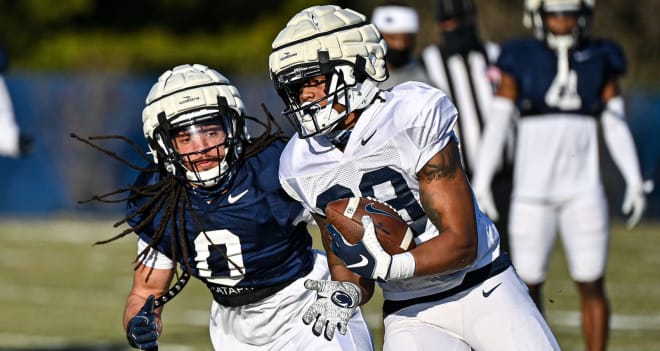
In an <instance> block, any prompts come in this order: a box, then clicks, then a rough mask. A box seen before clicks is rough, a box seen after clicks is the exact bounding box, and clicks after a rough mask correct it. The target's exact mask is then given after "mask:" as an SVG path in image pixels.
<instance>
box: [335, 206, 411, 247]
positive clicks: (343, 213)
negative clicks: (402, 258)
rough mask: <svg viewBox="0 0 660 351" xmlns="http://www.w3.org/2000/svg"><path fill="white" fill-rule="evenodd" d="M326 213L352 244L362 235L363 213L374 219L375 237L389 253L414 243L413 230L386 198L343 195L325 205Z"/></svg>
mask: <svg viewBox="0 0 660 351" xmlns="http://www.w3.org/2000/svg"><path fill="white" fill-rule="evenodd" d="M325 215H326V217H327V219H328V222H330V224H332V225H333V226H334V227H335V228H337V230H338V231H339V232H340V233H341V235H342V236H343V237H344V239H345V240H346V241H347V242H349V243H351V244H356V243H358V242H359V241H360V239H362V234H363V232H364V229H363V227H362V216H365V215H366V216H369V217H371V219H372V220H373V222H374V228H375V229H376V237H377V238H378V241H379V242H380V244H381V246H383V249H384V250H385V251H386V252H387V253H389V254H390V255H396V254H399V253H402V252H406V251H408V250H410V249H412V248H414V247H415V241H414V240H413V232H412V230H411V229H410V227H409V226H408V224H407V223H406V221H405V220H403V218H401V216H400V215H399V214H398V213H397V212H396V210H395V209H394V208H392V207H391V206H390V205H388V204H386V203H384V202H381V201H378V200H375V199H372V198H366V197H351V198H343V199H339V200H335V201H332V202H330V203H329V204H328V205H327V206H326V208H325Z"/></svg>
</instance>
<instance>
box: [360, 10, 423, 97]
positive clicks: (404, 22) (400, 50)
mask: <svg viewBox="0 0 660 351" xmlns="http://www.w3.org/2000/svg"><path fill="white" fill-rule="evenodd" d="M371 23H373V24H374V25H376V28H378V31H379V32H380V33H381V34H382V35H383V39H385V42H386V43H387V54H386V55H385V63H386V64H387V71H388V73H389V78H387V80H385V81H384V82H379V83H378V87H379V88H381V89H389V88H391V87H393V86H395V85H397V84H400V83H403V82H407V81H411V80H413V81H418V82H424V83H427V84H431V82H430V80H429V78H428V76H427V75H426V71H425V70H424V66H422V64H421V63H420V61H419V59H418V58H417V56H416V54H415V44H416V42H417V32H418V31H419V16H418V15H417V10H415V9H414V8H413V7H411V6H409V5H407V4H405V3H403V2H395V1H391V2H387V3H385V4H383V5H381V6H378V7H376V8H374V11H373V13H372V15H371Z"/></svg>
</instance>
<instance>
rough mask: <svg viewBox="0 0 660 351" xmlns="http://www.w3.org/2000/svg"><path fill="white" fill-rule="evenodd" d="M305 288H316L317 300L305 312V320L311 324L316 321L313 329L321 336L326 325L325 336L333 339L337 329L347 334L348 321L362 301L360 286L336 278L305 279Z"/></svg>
mask: <svg viewBox="0 0 660 351" xmlns="http://www.w3.org/2000/svg"><path fill="white" fill-rule="evenodd" d="M305 288H307V289H309V290H316V293H317V298H316V301H314V303H313V304H312V305H311V306H310V307H309V308H308V309H307V311H305V314H303V317H302V318H303V322H304V323H305V324H310V323H312V322H314V321H316V323H314V326H313V327H312V331H313V332H314V335H316V336H319V335H321V333H322V332H323V328H324V327H325V333H324V336H325V338H326V339H328V340H332V337H334V335H335V329H337V328H339V333H340V334H342V335H346V331H347V329H348V321H349V320H350V319H351V317H352V316H353V313H355V310H356V309H357V308H358V306H359V305H360V301H362V292H361V291H360V288H359V287H358V286H357V285H355V284H353V283H350V282H337V281H334V280H312V279H307V280H306V281H305Z"/></svg>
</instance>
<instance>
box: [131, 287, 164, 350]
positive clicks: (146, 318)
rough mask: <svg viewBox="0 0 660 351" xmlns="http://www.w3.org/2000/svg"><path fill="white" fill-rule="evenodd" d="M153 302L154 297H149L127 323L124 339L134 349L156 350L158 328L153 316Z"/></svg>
mask: <svg viewBox="0 0 660 351" xmlns="http://www.w3.org/2000/svg"><path fill="white" fill-rule="evenodd" d="M154 300H155V298H154V296H153V295H149V297H148V298H147V302H145V303H144V306H142V309H141V310H140V312H138V314H136V315H135V317H133V318H131V320H130V321H128V326H127V328H126V337H127V338H128V343H129V344H130V345H131V346H133V347H135V348H136V349H140V350H150V351H156V350H158V326H157V325H156V315H155V314H154Z"/></svg>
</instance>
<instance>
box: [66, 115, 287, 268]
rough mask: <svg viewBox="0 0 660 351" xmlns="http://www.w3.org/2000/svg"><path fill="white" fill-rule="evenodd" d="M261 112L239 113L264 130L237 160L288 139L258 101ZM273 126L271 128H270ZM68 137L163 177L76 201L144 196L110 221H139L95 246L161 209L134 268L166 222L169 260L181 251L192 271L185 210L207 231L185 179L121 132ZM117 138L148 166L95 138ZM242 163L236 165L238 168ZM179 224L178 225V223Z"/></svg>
mask: <svg viewBox="0 0 660 351" xmlns="http://www.w3.org/2000/svg"><path fill="white" fill-rule="evenodd" d="M261 107H262V109H263V110H264V113H265V114H266V119H265V122H264V121H261V120H259V119H258V118H255V117H250V116H242V117H243V118H245V119H246V120H250V121H253V122H255V123H256V124H258V125H260V126H262V127H263V128H264V129H265V131H264V132H263V133H262V134H260V135H259V136H258V137H256V138H254V139H251V140H247V141H246V145H245V147H244V152H243V155H242V156H243V157H239V160H238V162H241V163H242V162H244V160H245V159H247V158H249V157H252V156H255V155H257V154H258V153H259V152H261V151H262V150H263V149H265V148H266V147H268V146H269V145H270V144H271V143H273V142H275V141H277V140H281V141H287V140H288V139H289V138H288V137H287V136H286V135H285V133H284V131H283V130H282V127H281V126H280V125H279V123H278V122H277V121H276V120H275V118H274V117H273V115H272V114H271V113H270V111H268V108H267V107H266V106H265V105H264V104H261ZM273 127H274V130H273ZM70 136H71V137H72V138H74V139H76V140H78V141H80V142H82V143H84V144H86V145H88V146H90V147H92V148H93V149H95V150H97V151H100V152H102V153H104V154H106V155H108V156H110V157H111V158H113V159H115V160H117V161H119V162H121V163H123V164H125V165H127V166H129V167H130V168H132V169H134V170H137V171H139V172H145V173H157V172H161V173H163V174H164V176H163V177H162V178H161V179H160V181H159V182H157V183H156V184H152V185H144V186H133V185H129V186H128V187H126V188H121V189H117V190H115V191H112V192H109V193H107V194H102V195H94V196H92V197H91V198H89V199H87V200H83V201H78V203H79V204H85V203H89V202H93V201H97V202H102V203H121V202H130V201H133V200H137V199H141V198H146V199H147V200H146V201H144V203H143V204H142V205H140V206H139V207H138V208H137V209H136V210H135V211H134V212H133V213H131V214H128V215H126V216H125V217H124V218H122V219H121V220H119V221H117V222H115V223H114V224H113V227H114V228H117V227H119V226H121V225H122V224H125V223H128V221H129V220H131V219H133V218H136V217H137V216H140V218H141V219H140V221H139V222H138V223H137V224H135V225H134V226H132V227H129V228H127V229H125V230H123V231H121V232H120V233H118V234H116V235H115V236H113V237H111V238H108V239H105V240H100V241H97V242H95V243H94V245H103V244H107V243H110V242H113V241H115V240H117V239H120V238H123V237H124V236H126V235H128V234H130V233H136V234H137V233H138V232H139V231H140V230H141V229H143V228H145V227H147V226H148V225H151V224H153V222H154V219H155V218H156V216H157V215H158V214H159V213H161V212H162V217H161V219H160V222H159V223H157V227H156V230H155V232H154V234H153V238H152V240H151V242H150V243H149V245H148V246H147V247H146V248H145V249H144V250H142V251H141V252H139V253H138V254H137V256H136V257H135V260H134V261H133V263H135V267H134V269H137V268H138V267H139V265H140V264H139V262H140V261H142V260H144V259H145V258H146V257H147V255H148V254H149V252H150V250H151V249H152V248H154V249H155V247H156V246H157V245H158V243H159V242H160V241H161V239H162V238H163V236H164V234H165V232H166V228H167V226H168V225H169V229H170V233H172V236H173V238H172V240H171V247H170V250H171V252H172V255H173V257H171V258H172V260H173V261H175V262H177V255H178V254H181V255H182V256H183V261H184V262H185V272H186V273H188V274H191V273H192V269H191V267H190V263H189V256H188V253H189V250H188V241H187V240H186V231H185V228H186V223H185V212H186V210H187V211H188V212H189V213H190V214H191V217H192V218H193V219H194V221H195V222H196V223H197V225H198V226H199V227H200V228H201V232H202V233H204V235H205V236H206V235H207V234H206V230H205V229H204V225H203V224H202V222H201V221H200V220H199V217H198V216H197V214H196V213H195V211H194V210H193V208H192V205H191V202H190V198H189V193H188V191H187V189H188V187H189V185H188V182H187V181H186V180H184V179H181V178H178V177H175V176H173V175H172V174H170V173H168V172H166V171H165V169H164V166H163V165H162V162H161V163H158V164H155V163H154V162H153V159H152V158H151V157H150V156H149V155H147V154H146V153H145V152H144V151H143V150H142V149H141V148H140V147H139V146H138V145H137V144H136V143H135V142H134V141H132V140H130V139H129V138H127V137H125V136H121V135H109V136H90V137H87V138H82V137H80V136H78V135H76V134H75V133H71V134H70ZM109 139H114V140H120V141H123V142H125V143H127V144H129V145H130V146H131V147H132V149H134V150H135V151H136V152H137V153H138V154H139V155H140V157H141V158H142V159H144V160H145V161H146V162H148V167H140V166H138V165H135V164H133V163H131V162H130V161H128V160H127V159H126V158H123V157H121V156H119V155H117V154H116V153H115V152H112V151H111V150H109V149H107V148H104V147H102V146H100V145H98V143H97V141H99V140H109ZM241 166H242V164H239V165H238V167H239V168H240V167H241ZM177 223H180V225H177ZM207 239H208V240H209V242H212V241H211V240H210V238H208V236H207ZM214 249H215V250H217V251H218V252H219V253H220V254H221V255H222V256H223V257H224V258H225V259H226V260H227V262H229V263H230V264H231V265H233V266H234V267H235V268H236V269H238V270H239V271H240V272H241V274H243V273H244V272H243V269H242V267H239V266H237V265H236V264H235V263H234V262H232V261H231V259H230V258H229V257H227V254H226V252H224V250H222V249H221V247H219V246H214ZM177 278H179V273H178V272H177Z"/></svg>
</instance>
